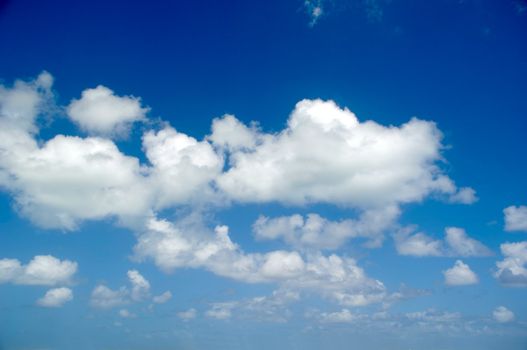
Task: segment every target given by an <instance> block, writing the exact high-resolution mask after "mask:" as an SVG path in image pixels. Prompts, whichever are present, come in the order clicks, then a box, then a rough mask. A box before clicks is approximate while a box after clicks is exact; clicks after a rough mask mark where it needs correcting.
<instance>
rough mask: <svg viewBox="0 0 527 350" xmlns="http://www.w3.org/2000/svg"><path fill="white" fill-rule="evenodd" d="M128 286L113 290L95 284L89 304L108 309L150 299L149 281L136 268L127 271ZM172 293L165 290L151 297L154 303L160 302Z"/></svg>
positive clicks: (164, 300)
mask: <svg viewBox="0 0 527 350" xmlns="http://www.w3.org/2000/svg"><path fill="white" fill-rule="evenodd" d="M127 277H128V282H129V284H130V286H129V287H128V286H121V287H120V288H119V289H116V290H113V289H111V288H109V287H107V286H105V285H103V284H99V285H97V286H96V287H95V288H94V289H93V291H92V293H91V305H92V306H93V307H96V308H99V309H110V308H113V307H116V306H122V305H126V304H130V303H135V302H141V301H146V300H150V298H151V296H150V282H148V280H147V279H146V278H144V277H143V275H141V274H140V273H139V271H137V270H129V271H128V272H127ZM171 297H172V293H170V291H166V292H164V293H163V294H161V295H159V296H155V297H153V298H152V301H153V302H154V303H156V304H162V303H165V302H167V301H168V300H170V298H171Z"/></svg>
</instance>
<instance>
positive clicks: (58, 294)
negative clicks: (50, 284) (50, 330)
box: [37, 287, 73, 307]
mask: <svg viewBox="0 0 527 350" xmlns="http://www.w3.org/2000/svg"><path fill="white" fill-rule="evenodd" d="M71 300H73V292H72V291H71V289H69V288H64V287H62V288H54V289H50V290H48V291H47V292H46V294H45V295H44V296H43V297H42V298H40V299H38V300H37V304H38V305H39V306H43V307H61V306H62V305H64V304H65V303H67V302H68V301H71Z"/></svg>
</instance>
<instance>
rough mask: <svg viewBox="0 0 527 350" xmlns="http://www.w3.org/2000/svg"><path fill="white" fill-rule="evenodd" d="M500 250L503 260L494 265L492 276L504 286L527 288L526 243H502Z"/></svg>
mask: <svg viewBox="0 0 527 350" xmlns="http://www.w3.org/2000/svg"><path fill="white" fill-rule="evenodd" d="M500 249H501V253H502V254H503V255H504V256H505V259H503V260H501V261H498V262H497V263H496V266H497V271H496V272H495V273H494V276H495V277H496V278H497V279H498V280H499V281H500V282H501V283H503V284H504V285H509V286H518V287H525V286H527V268H526V267H525V264H527V241H523V242H518V243H503V244H502V245H501V246H500Z"/></svg>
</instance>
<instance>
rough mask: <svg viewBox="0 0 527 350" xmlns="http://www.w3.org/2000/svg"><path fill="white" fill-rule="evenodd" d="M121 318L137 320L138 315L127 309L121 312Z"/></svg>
mask: <svg viewBox="0 0 527 350" xmlns="http://www.w3.org/2000/svg"><path fill="white" fill-rule="evenodd" d="M119 316H121V317H122V318H135V317H137V316H136V314H134V313H132V312H130V311H128V310H127V309H121V310H119Z"/></svg>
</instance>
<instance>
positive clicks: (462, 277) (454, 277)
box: [443, 260, 479, 286]
mask: <svg viewBox="0 0 527 350" xmlns="http://www.w3.org/2000/svg"><path fill="white" fill-rule="evenodd" d="M443 275H444V276H445V284H446V285H448V286H466V285H470V284H476V283H478V281H479V280H478V276H477V275H476V274H475V273H474V271H472V270H471V269H470V267H469V266H468V265H467V264H464V263H463V261H461V260H456V263H455V264H454V266H453V267H451V268H450V269H447V270H445V271H443Z"/></svg>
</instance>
